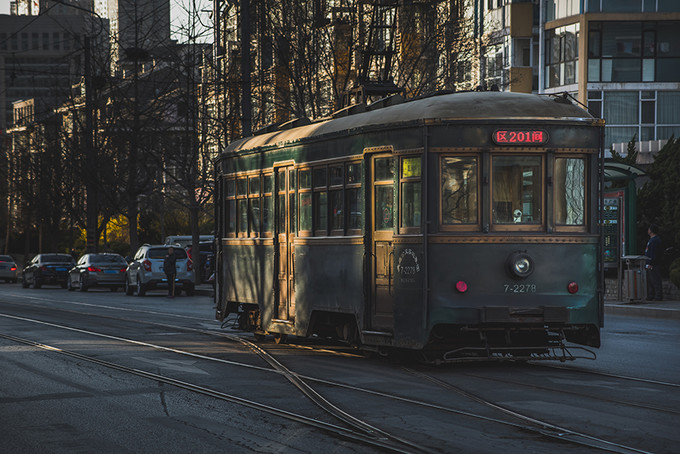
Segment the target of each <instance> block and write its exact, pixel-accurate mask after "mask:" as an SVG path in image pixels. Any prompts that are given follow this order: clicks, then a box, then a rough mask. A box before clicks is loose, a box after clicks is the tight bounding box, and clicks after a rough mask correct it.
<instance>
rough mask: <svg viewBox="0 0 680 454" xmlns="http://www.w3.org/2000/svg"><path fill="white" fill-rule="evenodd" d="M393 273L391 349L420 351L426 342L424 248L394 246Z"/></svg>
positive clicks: (419, 246)
mask: <svg viewBox="0 0 680 454" xmlns="http://www.w3.org/2000/svg"><path fill="white" fill-rule="evenodd" d="M394 270H395V272H394V293H395V302H394V339H395V344H394V346H395V347H399V348H409V349H421V348H423V347H424V346H425V344H426V342H427V339H428V331H427V330H426V322H427V297H426V295H425V294H424V287H425V286H424V282H425V275H426V272H427V269H426V263H425V254H424V250H423V245H422V244H421V243H417V244H398V245H396V246H395V250H394Z"/></svg>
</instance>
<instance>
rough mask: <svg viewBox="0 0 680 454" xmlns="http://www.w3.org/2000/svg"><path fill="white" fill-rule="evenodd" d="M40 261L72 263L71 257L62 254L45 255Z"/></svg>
mask: <svg viewBox="0 0 680 454" xmlns="http://www.w3.org/2000/svg"><path fill="white" fill-rule="evenodd" d="M42 261H43V262H64V263H68V262H72V261H73V257H71V256H70V255H63V254H45V255H43V256H42Z"/></svg>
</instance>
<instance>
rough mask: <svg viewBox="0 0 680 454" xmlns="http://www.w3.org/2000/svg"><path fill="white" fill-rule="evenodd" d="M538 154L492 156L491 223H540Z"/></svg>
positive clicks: (539, 167)
mask: <svg viewBox="0 0 680 454" xmlns="http://www.w3.org/2000/svg"><path fill="white" fill-rule="evenodd" d="M541 168H542V166H541V157H540V156H495V157H494V158H493V165H492V178H493V180H492V181H493V200H492V203H493V223H494V224H540V223H541V182H542V175H541Z"/></svg>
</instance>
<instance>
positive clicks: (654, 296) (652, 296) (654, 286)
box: [645, 224, 663, 301]
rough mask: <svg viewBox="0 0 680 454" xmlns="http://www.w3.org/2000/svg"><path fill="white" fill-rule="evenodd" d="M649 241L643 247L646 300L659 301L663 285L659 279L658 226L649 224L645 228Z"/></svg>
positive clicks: (659, 246) (659, 240)
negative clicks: (645, 272)
mask: <svg viewBox="0 0 680 454" xmlns="http://www.w3.org/2000/svg"><path fill="white" fill-rule="evenodd" d="M647 234H648V235H649V241H648V242H647V247H646V248H645V255H646V256H647V265H646V266H645V268H647V300H649V301H652V300H657V301H661V299H662V298H663V294H662V292H663V287H662V280H661V238H660V237H659V227H657V226H656V224H651V225H650V226H649V228H648V229H647Z"/></svg>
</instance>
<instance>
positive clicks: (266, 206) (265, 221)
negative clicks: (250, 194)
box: [262, 174, 274, 236]
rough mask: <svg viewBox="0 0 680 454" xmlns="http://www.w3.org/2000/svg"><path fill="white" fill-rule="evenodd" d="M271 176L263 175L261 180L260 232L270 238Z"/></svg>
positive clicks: (272, 212)
mask: <svg viewBox="0 0 680 454" xmlns="http://www.w3.org/2000/svg"><path fill="white" fill-rule="evenodd" d="M273 180H274V177H273V175H271V174H269V175H265V176H264V178H263V180H262V193H263V194H262V231H263V232H264V233H265V234H266V236H270V235H271V233H272V232H273V231H274V198H273V196H272V190H273V184H274V182H273Z"/></svg>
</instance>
